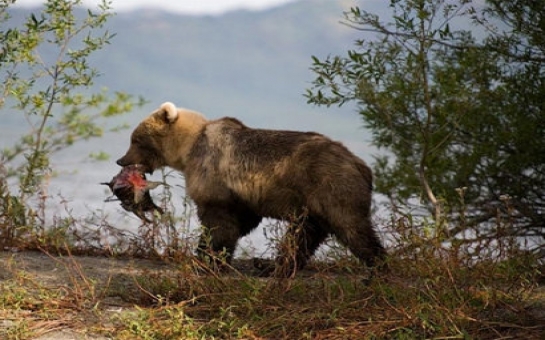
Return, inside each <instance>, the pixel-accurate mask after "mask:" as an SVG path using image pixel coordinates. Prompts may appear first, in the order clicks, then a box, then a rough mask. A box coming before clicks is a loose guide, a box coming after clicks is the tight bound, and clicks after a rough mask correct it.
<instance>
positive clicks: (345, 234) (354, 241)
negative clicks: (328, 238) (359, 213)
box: [334, 218, 386, 268]
mask: <svg viewBox="0 0 545 340" xmlns="http://www.w3.org/2000/svg"><path fill="white" fill-rule="evenodd" d="M334 234H335V236H336V237H337V239H338V240H339V241H340V242H341V243H342V244H343V245H345V246H346V247H347V248H348V249H349V250H350V251H351V252H352V254H353V255H354V256H355V257H357V258H358V259H359V260H360V261H362V262H363V263H365V265H366V266H367V267H369V268H372V267H375V266H377V265H378V266H379V267H380V266H381V265H382V264H383V262H384V260H385V257H386V251H385V250H384V247H383V246H382V243H381V242H380V239H379V238H378V235H377V234H376V232H375V230H374V229H373V225H372V223H371V220H370V219H369V218H363V219H362V220H361V221H353V222H352V223H351V222H347V224H346V225H344V226H342V227H337V228H335V230H334Z"/></svg>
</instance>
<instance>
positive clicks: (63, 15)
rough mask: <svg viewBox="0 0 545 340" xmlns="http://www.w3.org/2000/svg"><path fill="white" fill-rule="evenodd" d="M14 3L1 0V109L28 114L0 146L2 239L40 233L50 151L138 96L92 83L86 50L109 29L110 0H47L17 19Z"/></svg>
mask: <svg viewBox="0 0 545 340" xmlns="http://www.w3.org/2000/svg"><path fill="white" fill-rule="evenodd" d="M13 3H14V1H9V0H2V1H0V23H1V24H2V27H3V30H2V32H0V42H1V46H2V48H0V109H1V110H2V114H10V115H12V116H15V117H17V118H15V119H14V118H12V119H10V120H9V121H13V123H10V124H14V126H15V127H17V126H19V125H20V124H22V123H23V124H24V123H25V122H26V124H27V126H28V130H27V132H26V133H23V134H22V136H21V137H20V138H19V140H18V141H16V142H15V143H14V144H13V145H12V146H11V147H7V148H5V149H3V150H1V151H0V245H2V246H4V247H6V246H12V245H17V246H21V244H23V243H25V242H26V241H29V240H28V238H32V239H36V238H39V237H41V236H43V232H44V227H45V225H46V223H47V217H46V211H45V204H44V201H45V199H46V198H48V197H47V186H48V183H49V179H50V178H51V177H52V176H54V173H55V171H54V169H53V168H52V165H51V161H50V157H51V155H52V154H54V153H56V152H58V151H61V150H64V149H66V148H67V147H69V146H71V145H73V144H74V143H76V142H78V141H81V140H87V139H90V138H95V137H100V136H102V134H103V131H104V119H109V118H112V117H115V116H118V115H120V114H122V113H125V112H128V111H130V110H132V108H133V107H134V106H135V105H141V104H142V103H143V100H142V99H137V100H135V99H134V98H133V97H132V96H130V95H128V94H126V93H122V92H116V93H114V95H113V96H110V95H109V94H108V91H107V90H106V89H98V90H97V89H95V88H94V80H95V78H96V77H98V76H99V71H98V70H97V69H95V68H94V67H92V66H91V64H90V58H91V56H92V55H93V54H95V53H96V52H98V51H100V50H101V49H103V48H104V47H105V46H107V45H108V44H109V43H110V42H111V40H112V38H113V36H114V35H113V34H112V33H110V32H109V31H108V30H106V29H104V26H105V24H106V22H107V20H108V19H109V18H110V17H111V16H112V15H113V14H112V12H111V11H110V7H109V2H108V1H102V2H101V3H100V5H99V6H98V9H97V10H87V11H85V10H84V9H83V8H82V4H81V1H80V0H76V1H69V0H48V1H46V2H45V3H44V5H43V7H42V9H41V10H40V11H39V12H37V13H33V14H31V15H29V16H27V17H26V18H25V19H24V20H23V21H22V22H17V21H16V20H15V19H13V18H12V17H11V16H10V12H9V8H10V6H11V5H13ZM8 124H9V123H8ZM101 158H104V155H101ZM8 180H9V182H8ZM8 183H9V184H8Z"/></svg>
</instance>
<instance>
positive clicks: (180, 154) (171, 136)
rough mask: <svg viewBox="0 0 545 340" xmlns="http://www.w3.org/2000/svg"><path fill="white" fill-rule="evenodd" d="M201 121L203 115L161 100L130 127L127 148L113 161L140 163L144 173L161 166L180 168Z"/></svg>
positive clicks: (204, 120)
mask: <svg viewBox="0 0 545 340" xmlns="http://www.w3.org/2000/svg"><path fill="white" fill-rule="evenodd" d="M205 123H206V119H205V118H204V117H203V116H202V115H201V114H199V113H197V112H194V111H189V110H184V109H178V108H176V106H175V105H174V104H172V103H170V102H166V103H163V104H162V105H161V106H160V107H159V109H157V110H155V111H154V112H153V113H152V114H151V115H149V116H148V117H147V118H145V119H144V120H143V121H142V122H141V123H140V124H139V125H138V126H137V127H136V129H134V131H133V132H132V134H131V144H130V147H129V150H128V151H127V153H126V154H125V156H123V157H121V158H120V159H118V160H117V164H118V165H120V166H127V165H132V164H141V165H142V166H143V168H144V171H146V172H148V173H152V172H153V171H154V170H156V169H159V168H162V167H164V166H170V167H172V168H174V169H177V170H180V171H183V170H184V168H185V163H186V159H187V155H188V154H189V152H190V150H191V147H192V146H193V143H194V142H195V140H196V139H197V137H198V136H199V134H200V133H201V131H202V129H203V127H204V125H205Z"/></svg>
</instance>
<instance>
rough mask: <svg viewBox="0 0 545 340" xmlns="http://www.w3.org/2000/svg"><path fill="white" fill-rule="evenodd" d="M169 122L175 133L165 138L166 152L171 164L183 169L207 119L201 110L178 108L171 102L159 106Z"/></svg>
mask: <svg viewBox="0 0 545 340" xmlns="http://www.w3.org/2000/svg"><path fill="white" fill-rule="evenodd" d="M158 111H159V112H161V114H162V115H163V119H164V121H166V122H167V124H171V125H172V126H174V127H175V128H174V131H175V135H172V136H169V137H168V138H167V139H166V140H164V150H163V152H164V154H165V158H166V159H167V161H168V162H169V164H168V165H169V166H170V167H173V168H175V169H177V170H180V171H183V170H184V168H185V162H186V159H187V156H188V154H189V152H190V150H191V148H192V147H193V144H194V143H195V140H196V139H197V138H198V137H199V135H200V133H201V131H202V129H203V128H204V126H205V125H206V122H207V119H206V118H205V117H204V116H203V115H202V114H201V113H199V112H196V111H192V110H188V109H184V108H177V107H176V106H175V105H174V104H173V103H171V102H165V103H163V104H161V106H160V107H159V110H158Z"/></svg>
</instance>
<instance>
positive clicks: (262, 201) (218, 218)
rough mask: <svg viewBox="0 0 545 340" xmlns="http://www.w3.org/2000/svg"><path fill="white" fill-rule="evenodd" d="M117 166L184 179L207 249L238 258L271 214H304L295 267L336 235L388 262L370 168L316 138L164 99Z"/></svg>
mask: <svg viewBox="0 0 545 340" xmlns="http://www.w3.org/2000/svg"><path fill="white" fill-rule="evenodd" d="M118 164H119V165H121V166H126V165H129V164H142V165H144V167H145V169H146V170H147V171H148V172H152V171H153V170H155V169H158V168H161V167H164V166H169V167H172V168H174V169H177V170H179V171H181V172H183V174H184V175H185V180H186V190H187V193H188V195H189V196H190V197H191V199H193V201H194V202H195V204H196V206H197V211H198V216H199V218H200V221H201V223H202V225H203V226H204V227H205V228H206V230H207V232H208V233H209V242H208V241H207V238H206V237H205V236H203V238H202V240H201V244H200V249H201V250H204V249H205V248H206V247H207V246H208V247H210V248H211V250H212V251H214V252H221V251H226V252H227V254H233V252H234V250H235V247H236V245H237V241H238V240H239V239H240V238H241V237H243V236H245V235H247V234H248V233H249V232H250V231H252V230H253V229H255V228H256V227H257V226H258V224H259V223H260V222H261V220H262V218H263V217H270V218H275V219H280V220H288V219H290V220H291V221H292V222H293V216H301V218H300V219H299V220H298V221H297V222H298V223H299V224H300V226H301V227H302V229H303V230H302V232H301V230H300V228H299V230H298V231H297V232H295V231H292V230H295V229H297V228H288V232H287V235H286V237H293V238H295V244H296V245H298V249H297V253H296V256H295V257H290V256H289V254H280V255H279V261H280V262H281V263H285V262H286V259H287V258H288V257H289V258H290V259H291V260H289V261H288V262H290V264H291V266H292V267H293V268H299V269H300V268H302V267H303V266H304V265H305V264H306V262H307V260H308V258H309V257H310V256H312V254H313V253H314V252H315V250H316V249H317V248H318V247H319V245H320V244H321V243H322V242H323V241H324V240H325V239H326V238H327V236H329V235H334V236H335V237H336V238H337V239H338V240H339V241H340V242H341V243H342V244H344V245H345V246H347V247H348V249H350V251H351V252H352V253H353V254H354V255H355V256H356V257H357V258H359V259H360V260H362V261H364V262H365V263H366V264H367V265H368V266H374V265H375V264H376V260H377V259H379V260H382V259H383V258H384V256H385V251H384V248H383V247H382V245H381V242H380V240H379V238H378V237H377V235H376V233H375V230H374V229H373V226H372V223H371V219H370V207H371V194H372V173H371V169H369V167H368V166H367V165H366V164H365V163H364V162H363V161H362V160H361V159H360V158H358V157H356V156H355V155H354V154H353V153H351V152H350V151H349V150H348V149H347V148H346V147H344V146H343V145H342V144H341V143H338V142H335V141H332V140H330V139H329V138H327V137H325V136H323V135H321V134H318V133H312V132H295V131H278V130H264V129H253V128H249V127H247V126H245V125H244V124H242V123H241V122H240V121H238V120H237V119H234V118H222V119H218V120H206V119H205V118H204V117H203V116H202V115H201V114H199V113H196V112H193V111H188V110H184V109H177V108H175V107H174V105H173V104H171V103H164V104H163V105H162V106H161V107H160V108H159V109H158V110H156V111H155V112H153V113H152V114H151V115H150V116H149V117H148V118H146V119H144V120H143V121H142V122H141V123H140V124H139V125H138V126H137V127H136V129H135V130H134V132H133V133H132V136H131V145H130V148H129V150H128V151H127V153H126V155H125V156H123V157H122V158H121V159H119V160H118Z"/></svg>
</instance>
